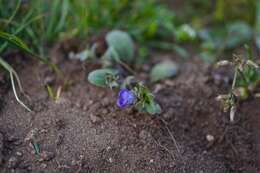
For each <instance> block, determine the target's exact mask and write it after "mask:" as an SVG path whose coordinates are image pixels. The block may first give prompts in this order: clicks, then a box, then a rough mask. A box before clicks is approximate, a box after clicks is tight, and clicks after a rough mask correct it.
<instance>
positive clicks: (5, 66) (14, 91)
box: [0, 57, 32, 112]
mask: <svg viewBox="0 0 260 173" xmlns="http://www.w3.org/2000/svg"><path fill="white" fill-rule="evenodd" d="M0 65H2V67H3V68H4V69H5V70H6V71H8V72H9V74H10V79H11V84H12V89H13V93H14V96H15V99H16V100H17V102H18V103H20V104H21V105H22V106H23V107H24V108H25V109H26V110H28V111H29V112H31V111H32V110H31V109H30V108H29V107H28V106H26V105H25V104H24V103H23V102H22V101H21V100H20V99H19V97H18V95H17V92H16V88H15V82H14V77H15V79H16V81H17V84H18V87H19V89H20V91H21V92H22V93H23V88H22V85H21V81H20V79H19V76H18V74H17V73H16V71H15V70H14V69H13V68H12V67H11V66H10V65H9V64H8V63H7V62H5V61H4V60H3V59H2V58H1V57H0Z"/></svg>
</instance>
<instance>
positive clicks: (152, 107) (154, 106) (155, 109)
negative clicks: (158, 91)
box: [145, 101, 162, 114]
mask: <svg viewBox="0 0 260 173" xmlns="http://www.w3.org/2000/svg"><path fill="white" fill-rule="evenodd" d="M145 108H146V111H147V112H148V113H149V114H159V113H161V111H162V110H161V107H160V105H159V104H158V103H155V102H154V101H153V102H152V103H150V104H146V106H145Z"/></svg>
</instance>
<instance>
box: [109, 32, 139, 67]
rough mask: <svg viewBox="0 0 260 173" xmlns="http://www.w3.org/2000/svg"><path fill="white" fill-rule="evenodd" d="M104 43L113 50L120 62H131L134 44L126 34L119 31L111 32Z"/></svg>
mask: <svg viewBox="0 0 260 173" xmlns="http://www.w3.org/2000/svg"><path fill="white" fill-rule="evenodd" d="M106 42H107V44H108V46H109V47H113V48H114V50H115V51H116V52H117V54H118V56H119V58H120V59H121V60H122V61H124V62H132V61H133V57H134V42H133V40H132V38H131V37H130V35H129V34H128V33H126V32H123V31H120V30H114V31H111V32H109V33H108V34H107V35H106Z"/></svg>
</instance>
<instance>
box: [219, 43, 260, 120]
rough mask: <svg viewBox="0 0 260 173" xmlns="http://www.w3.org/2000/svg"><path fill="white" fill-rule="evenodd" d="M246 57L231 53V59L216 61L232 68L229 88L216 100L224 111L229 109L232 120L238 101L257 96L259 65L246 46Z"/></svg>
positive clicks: (259, 77) (259, 78)
mask: <svg viewBox="0 0 260 173" xmlns="http://www.w3.org/2000/svg"><path fill="white" fill-rule="evenodd" d="M246 49H247V57H246V58H243V57H242V56H238V55H233V60H232V61H227V60H223V61H220V62H218V63H217V67H219V66H227V65H229V66H231V67H233V69H234V78H233V82H232V87H231V90H230V91H229V93H228V94H225V95H219V96H218V97H217V100H219V101H221V103H222V105H223V109H224V111H230V121H231V122H233V121H234V117H235V113H236V111H237V107H238V104H239V101H243V100H246V99H247V98H248V97H249V96H255V97H258V95H259V94H257V93H254V91H255V89H256V87H257V85H258V84H259V81H260V75H259V72H258V69H259V65H258V64H256V63H255V62H254V61H253V54H252V50H251V49H250V48H249V47H248V46H246Z"/></svg>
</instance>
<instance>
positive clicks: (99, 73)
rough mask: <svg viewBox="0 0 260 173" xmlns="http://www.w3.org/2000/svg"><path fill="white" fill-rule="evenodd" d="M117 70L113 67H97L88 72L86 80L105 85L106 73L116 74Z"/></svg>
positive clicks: (101, 85) (97, 84)
mask: <svg viewBox="0 0 260 173" xmlns="http://www.w3.org/2000/svg"><path fill="white" fill-rule="evenodd" d="M116 74H117V70H114V69H98V70H94V71H92V72H90V73H89V74H88V81H89V82H90V83H91V84H93V85H96V86H99V87H106V86H107V81H106V77H107V75H116Z"/></svg>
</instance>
